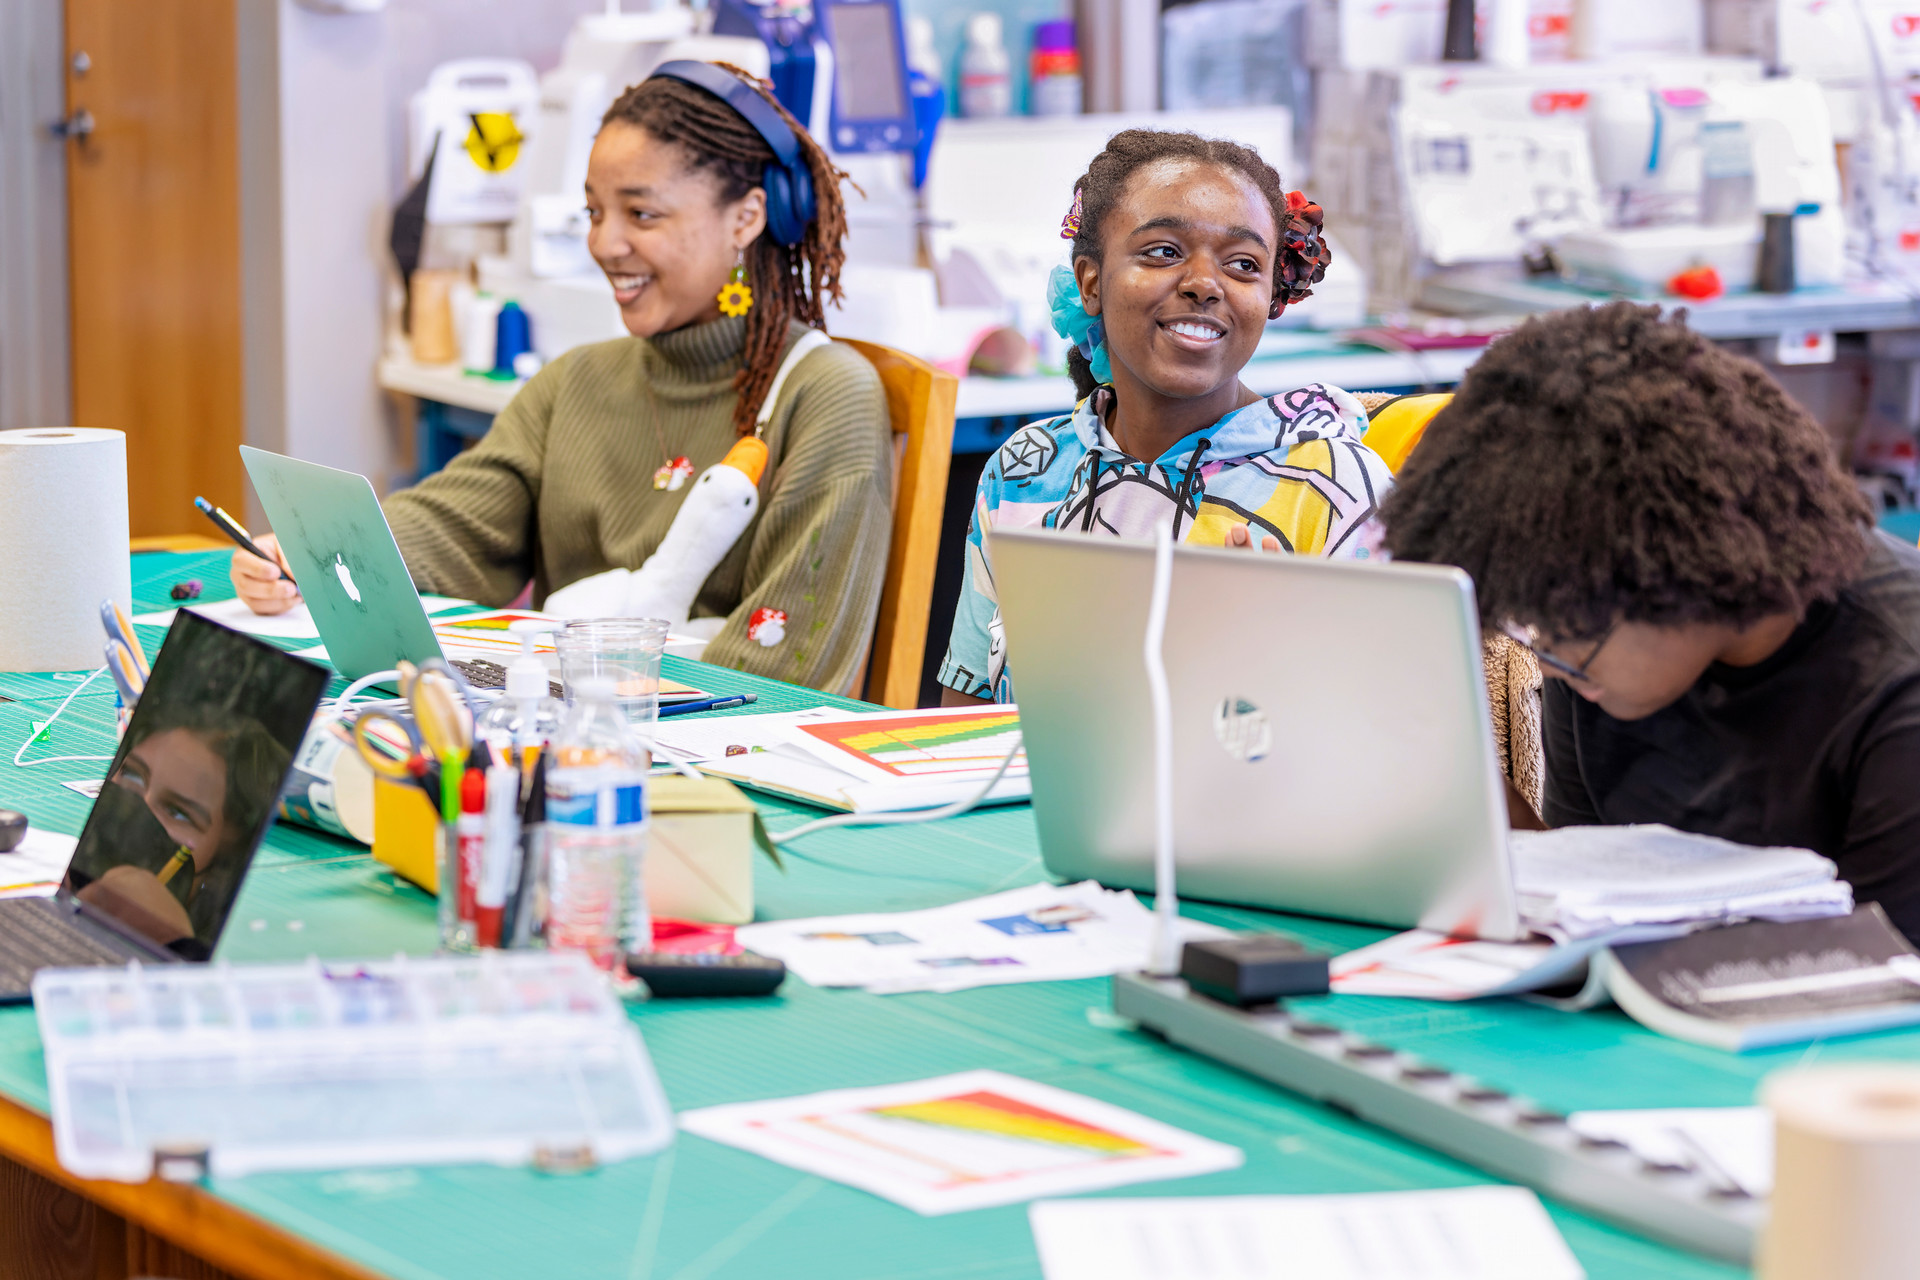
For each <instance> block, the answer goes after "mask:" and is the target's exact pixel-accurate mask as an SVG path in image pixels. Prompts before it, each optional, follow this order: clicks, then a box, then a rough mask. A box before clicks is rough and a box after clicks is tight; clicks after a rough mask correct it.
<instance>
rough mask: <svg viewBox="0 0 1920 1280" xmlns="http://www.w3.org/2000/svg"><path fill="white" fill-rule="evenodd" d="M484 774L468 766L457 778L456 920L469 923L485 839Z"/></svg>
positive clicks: (485, 792)
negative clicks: (457, 875) (458, 870)
mask: <svg viewBox="0 0 1920 1280" xmlns="http://www.w3.org/2000/svg"><path fill="white" fill-rule="evenodd" d="M486 812H487V775H486V774H484V773H482V772H481V771H480V770H478V769H469V770H467V771H466V774H465V776H464V777H462V778H461V779H460V822H459V825H458V826H457V827H456V828H455V830H456V831H457V833H458V834H459V838H460V892H459V897H458V899H457V902H458V907H457V910H458V911H459V913H460V922H461V923H462V924H465V925H469V926H471V925H473V924H474V921H475V919H476V910H475V907H476V903H477V899H478V893H479V888H480V859H481V856H482V854H483V852H484V850H485V848H486V841H487V818H486Z"/></svg>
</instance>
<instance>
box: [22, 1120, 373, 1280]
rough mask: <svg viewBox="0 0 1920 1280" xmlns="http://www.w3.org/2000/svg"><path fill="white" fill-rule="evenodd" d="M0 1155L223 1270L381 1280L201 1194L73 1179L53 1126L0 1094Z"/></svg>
mask: <svg viewBox="0 0 1920 1280" xmlns="http://www.w3.org/2000/svg"><path fill="white" fill-rule="evenodd" d="M0 1155H5V1156H6V1157H8V1158H9V1159H11V1160H13V1161H14V1162H16V1163H18V1164H21V1165H24V1166H25V1167H27V1168H28V1169H31V1170H32V1171H33V1172H35V1173H37V1174H39V1175H40V1176H41V1177H43V1178H47V1179H49V1180H51V1181H53V1182H57V1183H59V1184H60V1185H62V1186H65V1187H68V1188H71V1189H72V1190H73V1191H75V1192H77V1193H78V1194H80V1195H82V1196H85V1197H86V1198H87V1199H88V1200H91V1201H92V1202H93V1203H95V1204H97V1205H99V1206H101V1207H102V1208H104V1209H107V1210H109V1211H110V1212H112V1213H116V1214H119V1215H120V1216H121V1217H123V1218H125V1219H127V1220H128V1221H129V1222H133V1223H137V1224H138V1225H139V1226H141V1227H143V1228H145V1229H146V1230H148V1231H151V1232H152V1233H153V1234H154V1235H157V1236H160V1237H163V1238H164V1239H166V1240H168V1241H170V1242H171V1243H173V1244H175V1245H177V1246H179V1247H180V1248H182V1249H184V1250H186V1251H187V1252H189V1253H191V1254H193V1255H194V1256H196V1257H198V1258H201V1259H202V1260H204V1261H206V1262H209V1263H211V1264H213V1265H214V1266H216V1267H219V1268H221V1269H222V1270H225V1271H231V1272H234V1273H236V1274H238V1275H241V1276H248V1277H253V1276H259V1277H275V1278H276V1280H277V1278H278V1277H296V1278H297V1280H387V1278H386V1277H384V1276H382V1275H381V1274H380V1273H379V1272H377V1271H370V1270H368V1269H367V1268H365V1267H362V1266H360V1265H359V1264H358V1263H354V1262H349V1261H348V1260H347V1259H345V1258H342V1257H340V1256H339V1255H338V1254H335V1253H332V1252H330V1251H329V1250H326V1249H323V1248H321V1247H320V1246H319V1245H317V1244H314V1243H313V1242H312V1241H310V1240H307V1239H304V1238H303V1237H301V1236H298V1235H295V1234H293V1233H292V1232H289V1231H286V1230H284V1229H282V1228H280V1227H276V1226H274V1225H272V1224H271V1223H268V1222H264V1221H262V1220H261V1219H259V1218H257V1217H255V1216H254V1215H253V1214H251V1213H248V1212H247V1211H246V1210H244V1209H241V1208H239V1207H237V1206H235V1205H231V1204H228V1203H227V1202H226V1201H224V1200H222V1199H220V1198H219V1197H218V1196H216V1195H213V1194H212V1193H210V1192H208V1191H206V1190H204V1189H203V1188H201V1187H197V1186H193V1185H191V1184H185V1183H172V1182H163V1181H161V1180H160V1179H158V1178H154V1179H151V1180H149V1181H147V1182H144V1183H129V1182H102V1181H94V1180H91V1179H87V1178H76V1177H74V1176H73V1175H72V1174H70V1173H68V1172H67V1171H66V1169H65V1168H63V1167H62V1166H61V1164H60V1160H59V1158H58V1157H57V1156H56V1155H55V1154H54V1148H53V1123H52V1122H51V1121H50V1120H48V1119H47V1118H46V1117H45V1116H43V1115H41V1114H40V1113H39V1112H37V1111H34V1110H32V1109H31V1108H29V1107H25V1106H22V1105H21V1104H20V1103H18V1102H15V1101H14V1100H13V1099H12V1098H8V1097H5V1096H4V1095H0Z"/></svg>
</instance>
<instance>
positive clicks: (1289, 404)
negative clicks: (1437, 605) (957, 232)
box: [939, 129, 1393, 706]
mask: <svg viewBox="0 0 1920 1280" xmlns="http://www.w3.org/2000/svg"><path fill="white" fill-rule="evenodd" d="M1320 227H1321V213H1320V209H1319V207H1318V206H1317V205H1313V204H1310V203H1308V202H1307V200H1306V198H1305V197H1304V196H1302V195H1301V194H1300V193H1299V192H1297V191H1296V192H1287V191H1285V190H1284V189H1283V188H1282V187H1281V185H1280V176H1279V175H1278V174H1277V173H1275V172H1274V171H1273V167H1272V166H1271V165H1269V164H1267V163H1266V161H1264V160H1262V159H1261V158H1260V156H1259V154H1258V153H1257V152H1255V151H1253V150H1252V149H1250V148H1248V147H1243V146H1239V145H1238V144H1236V143H1232V142H1224V141H1219V140H1215V139H1209V138H1201V137H1199V136H1197V135H1195V134H1191V133H1166V132H1160V131H1157V130H1149V129H1128V130H1126V131H1124V132H1122V133H1118V134H1115V135H1114V137H1113V139H1112V140H1111V141H1110V142H1108V143H1107V148H1106V150H1104V151H1102V152H1101V153H1100V154H1099V155H1097V156H1095V157H1094V159H1093V162H1092V164H1090V165H1089V166H1088V167H1087V172H1086V173H1085V174H1084V175H1082V177H1081V178H1080V180H1079V181H1078V182H1076V183H1075V184H1074V199H1073V208H1072V210H1071V211H1070V212H1069V213H1068V214H1067V217H1066V221H1065V222H1064V223H1063V224H1062V227H1061V233H1060V234H1061V237H1062V238H1063V239H1067V240H1071V241H1072V242H1073V253H1072V258H1073V266H1072V269H1071V270H1069V269H1068V268H1066V267H1056V268H1055V269H1054V276H1053V281H1052V297H1051V302H1052V304H1053V320H1054V327H1055V329H1056V330H1058V331H1059V332H1060V333H1061V335H1062V336H1064V337H1066V338H1069V339H1070V340H1072V341H1073V342H1074V344H1075V349H1074V350H1073V351H1071V352H1070V353H1069V355H1068V359H1067V364H1068V369H1069V371H1070V372H1071V373H1072V374H1073V378H1074V384H1075V388H1076V390H1077V392H1078V394H1079V396H1080V403H1079V405H1078V406H1077V407H1076V408H1075V409H1074V411H1073V412H1072V413H1071V414H1069V415H1067V416H1065V417H1060V418H1054V419H1052V420H1050V421H1046V422H1036V423H1032V424H1030V425H1028V426H1026V427H1023V428H1021V429H1020V430H1019V431H1018V432H1016V433H1015V434H1014V436H1013V438H1012V439H1010V440H1008V441H1007V443H1006V444H1004V445H1002V446H1001V447H1000V451H999V452H998V453H996V454H995V455H994V456H993V459H992V460H991V461H990V462H989V463H988V464H987V468H986V470H985V471H984V472H983V473H982V474H981V477H980V489H979V492H978V494H977V496H976V498H975V501H974V512H973V523H972V527H971V529H970V530H969V532H968V536H967V562H966V582H965V585H964V586H963V587H962V588H961V592H960V602H959V607H958V609H957V610H956V612H955V615H954V623H953V638H952V641H951V643H950V645H949V647H948V649H947V657H946V661H945V662H943V663H942V664H941V667H940V677H939V678H940V683H941V684H942V685H944V686H945V687H946V694H945V698H944V700H945V702H946V703H947V705H949V706H953V705H960V704H965V703H972V702H985V701H997V702H1011V701H1012V700H1013V681H1012V677H1011V673H1010V672H1009V671H1008V670H1007V666H1006V661H1005V654H1004V649H1003V645H1002V643H1001V628H1000V611H999V606H998V604H997V602H996V600H995V597H994V590H993V568H992V564H991V562H990V561H989V560H988V557H987V544H986V538H985V532H986V530H987V529H989V528H992V529H1009V528H1013V529H1018V528H1032V527H1041V528H1049V529H1075V530H1079V531H1081V532H1084V533H1088V534H1107V535H1111V536H1115V537H1124V538H1147V537H1150V536H1152V531H1153V528H1154V526H1155V525H1156V524H1158V523H1160V522H1162V521H1171V523H1172V525H1173V535H1174V537H1175V538H1176V539H1178V540H1183V541H1186V542H1191V543H1196V544H1199V545H1202V546H1228V545H1231V546H1249V545H1251V546H1256V547H1262V548H1264V549H1267V550H1273V551H1291V552H1296V553H1299V554H1301V555H1323V556H1339V557H1345V558H1350V559H1351V558H1363V557H1366V556H1368V555H1369V554H1371V553H1372V549H1373V547H1374V545H1375V542H1376V537H1377V531H1376V529H1375V524H1374V517H1375V513H1376V511H1377V509H1378V506H1379V503H1380V500H1381V498H1383V497H1384V496H1385V494H1386V491H1387V489H1388V488H1389V487H1390V486H1391V485H1392V483H1393V481H1392V473H1391V472H1390V471H1389V470H1388V468H1387V465H1386V464H1385V463H1384V462H1382V461H1381V460H1380V458H1379V457H1378V456H1377V455H1376V454H1375V453H1374V452H1373V451H1372V450H1370V449H1368V448H1367V446H1366V445H1365V444H1363V443H1361V437H1362V436H1363V435H1364V433H1365V432H1366V429H1367V415H1366V411H1365V410H1364V409H1362V408H1361V406H1360V404H1359V402H1358V401H1357V400H1355V399H1354V397H1353V396H1352V395H1351V394H1349V393H1348V392H1346V391H1343V390H1341V389H1340V388H1338V387H1330V386H1325V385H1322V384H1319V383H1313V384H1310V385H1307V386H1303V387H1297V388H1295V389H1293V390H1291V391H1283V392H1281V393H1280V394H1278V395H1274V396H1268V397H1266V398H1264V399H1263V398H1262V397H1260V396H1257V395H1255V394H1254V393H1253V392H1252V391H1250V390H1248V389H1247V387H1246V386H1245V385H1244V384H1243V383H1241V381H1240V371H1241V370H1242V369H1243V368H1245V367H1246V363H1247V361H1248V360H1250V359H1252V358H1253V352H1254V348H1255V347H1256V346H1258V345H1259V342H1260V335H1261V334H1262V333H1263V332H1264V331H1265V329H1266V324H1267V321H1268V320H1270V319H1273V318H1275V317H1277V316H1279V314H1280V312H1281V311H1282V310H1283V309H1285V308H1286V306H1287V305H1288V304H1289V303H1294V302H1299V301H1300V300H1301V299H1303V298H1306V297H1307V296H1308V295H1309V294H1310V293H1311V291H1312V286H1313V285H1314V284H1315V283H1316V282H1318V281H1319V280H1320V279H1321V278H1322V277H1323V276H1324V275H1325V274H1326V269H1327V263H1328V262H1329V261H1330V260H1331V258H1332V254H1331V253H1330V252H1329V251H1328V249H1327V246H1326V242H1325V241H1324V240H1323V239H1322V237H1321V230H1320Z"/></svg>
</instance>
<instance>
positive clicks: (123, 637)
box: [100, 600, 153, 684]
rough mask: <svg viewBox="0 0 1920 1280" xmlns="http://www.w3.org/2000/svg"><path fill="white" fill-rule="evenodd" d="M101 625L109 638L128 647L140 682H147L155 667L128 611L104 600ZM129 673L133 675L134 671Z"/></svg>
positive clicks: (129, 659)
mask: <svg viewBox="0 0 1920 1280" xmlns="http://www.w3.org/2000/svg"><path fill="white" fill-rule="evenodd" d="M100 625H101V626H103V627H105V628H106V631H107V639H109V640H118V641H119V642H120V643H121V644H123V645H125V646H126V647H127V660H128V662H129V663H130V664H132V666H133V668H134V670H137V671H138V673H139V676H140V682H141V683H142V684H145V683H146V682H147V680H148V679H149V678H150V677H151V676H152V675H153V668H152V666H150V665H149V664H148V662H147V651H146V650H145V649H143V648H141V647H140V637H139V636H137V635H135V634H134V632H133V623H132V621H131V620H130V619H128V617H127V615H126V612H125V611H124V610H122V609H121V608H120V606H119V605H118V604H116V603H115V602H113V601H112V600H102V601H101V602H100ZM127 674H128V675H132V674H134V671H129V672H128V673H127Z"/></svg>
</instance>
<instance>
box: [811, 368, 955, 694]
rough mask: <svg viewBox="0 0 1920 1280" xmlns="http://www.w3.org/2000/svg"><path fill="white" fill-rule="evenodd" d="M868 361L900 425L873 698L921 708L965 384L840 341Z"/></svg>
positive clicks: (872, 658)
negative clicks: (956, 419)
mask: <svg viewBox="0 0 1920 1280" xmlns="http://www.w3.org/2000/svg"><path fill="white" fill-rule="evenodd" d="M837 341H840V342H844V343H846V344H847V345H848V346H850V347H852V348H853V349H854V350H855V351H858V352H859V353H860V354H861V355H863V356H865V357H866V358H867V361H868V363H870V364H872V365H873V367H874V369H876V370H877V371H878V372H879V374H880V383H881V385H882V386H883V387H885V388H886V392H887V416H888V417H889V418H891V419H892V420H893V445H894V455H893V458H894V467H893V545H892V546H891V548H890V549H889V550H888V552H887V578H886V584H885V586H883V587H882V588H881V591H880V613H879V616H878V617H877V618H876V619H875V620H874V624H873V642H872V645H871V647H870V648H869V649H868V653H867V678H866V686H865V697H866V699H867V701H869V702H877V703H880V704H881V705H882V706H888V707H896V708H899V709H901V710H907V709H909V708H912V707H917V706H919V705H920V668H921V664H922V663H923V662H924V661H925V659H926V654H927V615H928V614H929V613H930V612H931V611H932V609H933V571H934V565H935V563H936V562H937V561H938V559H939V556H940V518H941V516H942V515H943V514H944V513H945V509H946V505H947V468H948V465H949V463H950V462H951V461H952V458H953V406H954V401H955V398H956V397H957V396H958V395H959V394H960V380H959V379H958V378H956V377H954V376H953V375H952V374H950V373H946V372H943V371H942V370H939V369H936V368H934V367H933V366H932V365H930V364H928V363H927V362H926V361H925V360H921V359H919V358H918V357H916V356H910V355H908V354H907V353H906V352H904V351H896V350H894V349H893V348H892V347H883V346H881V345H880V344H879V343H877V342H861V341H859V340H858V339H854V338H840V339H837Z"/></svg>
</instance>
